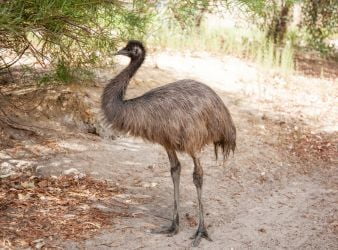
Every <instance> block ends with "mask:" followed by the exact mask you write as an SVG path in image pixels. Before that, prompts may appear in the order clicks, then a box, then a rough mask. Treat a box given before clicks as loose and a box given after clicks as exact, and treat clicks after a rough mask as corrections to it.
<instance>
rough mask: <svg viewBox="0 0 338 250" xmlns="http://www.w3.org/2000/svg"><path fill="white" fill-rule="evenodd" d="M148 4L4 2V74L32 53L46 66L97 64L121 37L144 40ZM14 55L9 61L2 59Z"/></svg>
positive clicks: (0, 28) (0, 22)
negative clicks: (18, 60)
mask: <svg viewBox="0 0 338 250" xmlns="http://www.w3.org/2000/svg"><path fill="white" fill-rule="evenodd" d="M151 7H152V4H150V3H147V1H142V0H138V1H132V2H122V1H121V2H120V1H107V0H88V1H82V0H30V1H26V0H11V1H1V2H0V44H1V45H0V50H1V58H0V59H1V62H0V70H1V69H4V68H7V67H9V66H11V64H12V63H14V62H15V61H16V60H17V59H18V58H20V57H21V56H22V54H23V53H25V52H27V51H29V52H30V53H31V54H33V56H34V57H35V58H36V59H37V60H38V62H40V63H41V64H45V63H51V64H52V65H60V62H64V63H65V65H67V66H71V67H78V66H83V65H89V64H90V65H93V64H94V65H95V64H96V63H98V62H102V59H103V58H105V57H107V56H109V55H110V54H111V52H113V51H114V48H115V46H116V44H117V42H119V41H120V40H121V39H125V40H127V39H128V38H131V37H132V38H142V37H143V35H144V33H145V30H146V27H147V25H148V23H149V22H150V20H151V18H152V15H153V13H152V10H153V9H152V8H151ZM4 54H6V55H7V57H8V55H11V56H12V58H13V57H14V59H13V60H12V62H9V60H8V59H7V58H5V57H4V56H3V55H4Z"/></svg>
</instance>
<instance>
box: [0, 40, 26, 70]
mask: <svg viewBox="0 0 338 250" xmlns="http://www.w3.org/2000/svg"><path fill="white" fill-rule="evenodd" d="M28 48H29V44H28V45H27V46H26V47H25V48H24V49H23V50H22V51H21V52H20V53H19V55H18V56H17V58H16V59H14V60H13V61H12V62H10V63H6V61H5V59H4V58H3V57H2V56H0V58H1V60H2V61H3V62H4V65H5V66H3V67H0V71H2V70H4V69H8V68H9V67H11V66H12V65H14V64H15V63H16V62H17V61H19V60H20V59H21V57H22V56H23V54H24V53H25V52H26V50H27V49H28Z"/></svg>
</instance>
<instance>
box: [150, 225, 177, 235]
mask: <svg viewBox="0 0 338 250" xmlns="http://www.w3.org/2000/svg"><path fill="white" fill-rule="evenodd" d="M178 231H179V227H178V225H177V224H175V223H173V224H171V226H170V227H163V228H160V229H153V230H152V231H151V232H152V233H154V234H166V235H167V236H169V237H172V236H174V235H176V234H177V233H178Z"/></svg>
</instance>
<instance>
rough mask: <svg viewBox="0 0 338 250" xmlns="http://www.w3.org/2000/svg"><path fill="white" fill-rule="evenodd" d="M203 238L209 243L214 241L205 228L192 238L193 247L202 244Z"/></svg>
mask: <svg viewBox="0 0 338 250" xmlns="http://www.w3.org/2000/svg"><path fill="white" fill-rule="evenodd" d="M202 238H204V239H206V240H208V241H212V239H211V238H210V237H209V234H208V232H207V230H206V229H205V228H202V229H198V230H197V231H196V233H195V234H194V235H193V236H191V237H190V239H193V242H192V246H193V247H197V246H198V245H199V244H200V242H201V239H202Z"/></svg>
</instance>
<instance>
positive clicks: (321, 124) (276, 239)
mask: <svg viewBox="0 0 338 250" xmlns="http://www.w3.org/2000/svg"><path fill="white" fill-rule="evenodd" d="M123 63H125V61H122V64H123ZM111 74H113V73H112V72H110V71H102V72H100V75H101V78H102V79H101V80H100V83H98V84H97V86H96V87H90V88H87V89H86V90H85V92H86V95H87V96H88V98H89V99H90V100H91V102H92V105H93V108H96V107H98V105H99V96H100V93H101V91H102V87H103V85H104V83H105V82H106V78H109V76H110V75H111ZM182 78H194V79H197V80H201V81H203V82H205V83H207V84H209V85H210V86H211V87H213V88H214V89H215V90H216V91H217V93H218V94H219V95H220V96H221V97H222V98H223V100H224V102H225V103H226V105H227V106H228V107H229V109H230V111H231V113H232V115H233V118H234V121H235V124H236V126H237V129H238V143H237V145H238V149H237V151H236V153H235V155H234V156H231V157H230V159H229V160H228V161H227V162H226V164H225V167H222V166H221V164H219V163H217V162H216V161H215V159H214V155H213V149H212V148H206V149H205V151H204V152H203V156H202V164H203V167H204V173H205V177H204V178H205V181H204V186H203V202H204V206H205V212H206V224H207V227H208V230H209V234H210V236H211V238H212V239H213V242H208V241H205V240H202V241H201V244H200V246H199V248H201V249H232V248H233V249H266V248H269V249H337V248H338V191H337V187H338V175H337V165H335V164H334V163H324V162H321V161H312V160H310V159H309V162H301V161H300V160H299V159H298V158H296V157H295V156H292V155H291V154H290V153H289V151H287V150H286V149H285V148H283V147H281V146H279V141H278V138H279V137H278V133H279V130H278V129H277V128H276V126H274V125H273V124H276V123H278V122H286V123H291V122H293V123H294V124H296V125H297V126H307V127H309V128H311V129H313V131H326V132H334V131H335V132H337V127H336V126H337V124H338V123H337V118H338V115H337V110H336V109H334V108H333V107H334V106H335V105H336V104H337V103H336V100H337V94H336V93H338V91H337V88H338V86H337V80H336V79H326V80H324V79H317V80H316V79H312V78H306V77H304V76H281V75H280V74H279V73H269V75H267V74H266V73H264V72H261V71H260V70H259V69H258V68H256V67H255V66H253V65H250V64H249V63H245V62H243V61H240V60H238V59H235V58H228V57H225V58H213V57H211V56H207V55H197V56H196V55H187V56H180V55H177V54H168V53H162V54H157V55H153V56H151V57H149V59H148V60H147V62H146V64H145V66H144V67H143V68H142V70H140V72H139V73H138V74H137V76H136V78H135V80H134V81H133V83H132V84H131V86H130V88H129V90H128V96H129V97H132V96H137V95H140V94H141V93H143V92H144V91H146V90H148V89H151V88H153V87H154V86H158V85H160V84H164V83H167V82H170V81H174V80H176V79H182ZM309 86H310V87H309ZM328 112H329V114H330V115H328ZM293 123H292V124H293ZM55 140H56V143H57V145H58V147H59V148H61V149H62V150H61V151H60V152H59V153H51V152H49V151H48V150H45V149H44V148H43V147H40V151H39V152H40V156H41V157H39V158H38V159H37V160H34V161H30V160H26V163H25V162H23V159H22V158H21V163H20V161H17V162H15V159H9V158H8V157H7V160H6V161H3V163H2V164H4V163H6V164H12V165H15V164H17V165H18V164H21V165H25V164H26V165H34V166H35V167H37V170H38V172H39V173H40V174H47V175H50V174H52V175H57V174H60V173H62V172H63V171H64V170H67V169H70V168H75V169H77V170H78V171H80V172H83V173H86V174H88V175H92V176H96V177H98V178H103V179H107V180H110V181H112V182H114V183H116V184H118V185H120V186H121V187H124V188H126V193H124V194H123V195H120V196H119V199H121V201H123V202H126V203H128V204H129V205H130V213H131V214H132V215H133V217H130V218H120V219H117V220H116V221H115V222H114V226H113V227H112V228H111V229H110V230H107V231H102V232H100V234H98V235H96V236H95V237H93V238H90V239H88V240H85V241H82V242H78V241H66V242H60V246H61V247H62V248H65V249H78V248H80V249H81V248H85V249H112V248H114V249H141V248H144V249H189V248H190V247H191V240H190V239H189V237H190V236H191V235H192V234H193V233H194V232H195V230H196V225H197V223H196V222H197V216H196V215H197V199H196V191H195V187H194V184H193V182H192V170H193V164H192V160H191V159H190V158H189V157H188V156H187V155H184V154H182V155H180V156H179V158H180V160H181V163H182V167H183V169H182V177H181V186H180V187H181V190H180V191H181V194H180V199H181V208H180V215H181V228H180V229H181V230H180V232H179V234H178V235H176V236H174V237H167V236H165V235H155V234H152V233H151V232H150V231H151V229H155V228H158V227H160V226H163V225H169V224H170V218H171V213H172V207H173V185H172V182H171V178H170V172H169V164H168V160H167V156H166V154H165V151H164V150H163V149H162V148H161V147H160V146H158V145H152V144H148V143H145V142H143V141H142V140H140V139H135V138H131V137H128V136H120V137H118V138H117V139H116V140H109V139H102V138H100V137H98V136H95V135H88V134H87V135H85V134H80V133H79V134H74V133H73V134H72V135H60V136H59V137H57V138H56V139H55ZM33 144H34V143H33ZM31 146H36V145H31ZM6 152H7V151H5V150H4V151H2V152H0V153H1V154H2V155H0V156H1V157H2V159H5V158H6V155H7V153H6ZM310 162H311V163H310ZM102 209H107V208H105V207H104V206H102Z"/></svg>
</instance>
